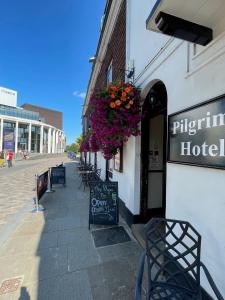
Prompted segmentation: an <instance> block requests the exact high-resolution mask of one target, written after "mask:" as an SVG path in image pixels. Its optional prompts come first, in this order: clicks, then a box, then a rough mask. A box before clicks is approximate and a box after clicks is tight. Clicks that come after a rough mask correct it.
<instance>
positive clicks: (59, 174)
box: [51, 166, 66, 185]
mask: <svg viewBox="0 0 225 300" xmlns="http://www.w3.org/2000/svg"><path fill="white" fill-rule="evenodd" d="M52 184H63V185H65V184H66V168H65V167H62V166H58V167H52V168H51V185H52Z"/></svg>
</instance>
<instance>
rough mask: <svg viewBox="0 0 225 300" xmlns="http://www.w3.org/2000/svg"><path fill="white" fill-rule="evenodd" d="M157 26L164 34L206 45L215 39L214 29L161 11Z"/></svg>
mask: <svg viewBox="0 0 225 300" xmlns="http://www.w3.org/2000/svg"><path fill="white" fill-rule="evenodd" d="M155 23H156V26H157V28H158V29H159V30H160V31H161V32H162V33H164V34H167V35H170V36H174V37H176V38H180V39H182V40H186V41H188V42H192V43H196V44H199V45H202V46H206V45H207V44H208V43H210V42H211V41H212V39H213V31H212V29H210V28H208V27H205V26H202V25H199V24H196V23H193V22H189V21H186V20H184V19H181V18H178V17H175V16H172V15H169V14H167V13H164V12H162V11H161V12H160V13H159V14H158V15H157V17H156V18H155Z"/></svg>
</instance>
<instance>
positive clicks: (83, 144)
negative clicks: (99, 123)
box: [80, 134, 90, 152]
mask: <svg viewBox="0 0 225 300" xmlns="http://www.w3.org/2000/svg"><path fill="white" fill-rule="evenodd" d="M88 151H90V146H89V135H88V134H87V135H86V136H84V137H83V140H82V142H81V143H80V152H88Z"/></svg>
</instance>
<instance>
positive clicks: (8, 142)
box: [0, 88, 65, 154]
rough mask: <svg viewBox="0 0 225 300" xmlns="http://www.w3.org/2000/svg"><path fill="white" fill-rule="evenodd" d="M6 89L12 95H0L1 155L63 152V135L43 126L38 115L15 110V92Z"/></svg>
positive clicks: (55, 129)
mask: <svg viewBox="0 0 225 300" xmlns="http://www.w3.org/2000/svg"><path fill="white" fill-rule="evenodd" d="M3 89H5V88H3ZM6 90H7V91H9V92H10V93H11V94H7V95H8V96H7V97H5V95H4V96H2V94H0V152H7V151H8V150H12V151H13V152H14V153H16V154H17V153H21V152H26V153H40V154H44V153H45V154H47V153H63V152H64V149H65V135H64V132H63V131H62V130H60V129H58V128H56V127H54V126H51V125H49V124H46V123H45V121H44V119H43V118H41V117H40V115H39V113H37V112H32V111H28V110H25V109H23V108H20V107H17V106H16V104H17V98H16V95H17V93H16V92H15V91H13V93H14V94H12V91H11V90H8V89H6Z"/></svg>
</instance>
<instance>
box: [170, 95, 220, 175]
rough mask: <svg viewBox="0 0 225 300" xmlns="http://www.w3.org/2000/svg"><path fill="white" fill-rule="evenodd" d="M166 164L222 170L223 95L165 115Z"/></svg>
mask: <svg viewBox="0 0 225 300" xmlns="http://www.w3.org/2000/svg"><path fill="white" fill-rule="evenodd" d="M168 128H169V153H168V160H169V161H170V162H176V163H182V164H190V165H198V166H202V167H204V166H205V167H212V168H221V169H225V96H223V97H220V98H216V99H214V100H211V101H208V102H205V103H203V104H201V105H198V106H195V107H192V108H189V109H186V110H184V111H182V112H179V113H176V114H172V115H170V116H169V127H168Z"/></svg>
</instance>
